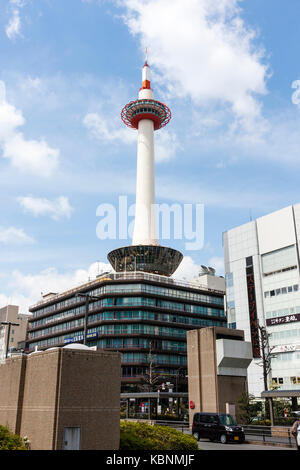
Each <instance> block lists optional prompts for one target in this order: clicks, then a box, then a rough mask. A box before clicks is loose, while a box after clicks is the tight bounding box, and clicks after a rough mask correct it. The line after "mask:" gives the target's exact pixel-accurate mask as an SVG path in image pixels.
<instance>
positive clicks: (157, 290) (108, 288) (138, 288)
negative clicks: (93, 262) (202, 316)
mask: <svg viewBox="0 0 300 470" xmlns="http://www.w3.org/2000/svg"><path fill="white" fill-rule="evenodd" d="M127 292H137V293H138V292H145V293H149V294H155V295H161V296H167V297H176V298H180V299H186V300H193V301H196V302H205V303H210V304H216V305H221V306H222V305H223V304H224V301H223V297H217V296H213V295H205V294H197V293H194V292H188V291H183V290H177V289H170V288H164V287H156V286H152V285H147V284H117V285H105V286H102V287H99V288H97V289H93V290H91V291H90V294H92V295H98V296H100V295H104V294H106V293H111V294H113V293H125V294H126V293H127ZM79 301H80V299H79V298H78V297H76V296H74V297H71V298H70V299H66V300H63V301H61V302H58V303H56V304H52V305H48V306H47V307H43V308H40V309H39V310H36V311H35V312H33V316H34V317H38V316H41V315H45V314H47V313H50V312H54V311H55V310H60V309H62V308H65V307H68V306H69V305H74V304H76V303H79Z"/></svg>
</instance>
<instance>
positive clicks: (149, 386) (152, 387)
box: [139, 341, 161, 419]
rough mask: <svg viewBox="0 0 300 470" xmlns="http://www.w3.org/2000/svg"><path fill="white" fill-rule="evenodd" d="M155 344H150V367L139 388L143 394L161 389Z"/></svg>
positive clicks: (149, 408)
mask: <svg viewBox="0 0 300 470" xmlns="http://www.w3.org/2000/svg"><path fill="white" fill-rule="evenodd" d="M152 349H153V342H152V341H150V342H149V352H148V364H149V367H148V368H147V369H146V372H145V375H144V377H143V382H142V383H141V384H140V386H139V388H140V390H141V391H142V392H156V391H157V390H158V388H159V382H160V379H161V377H160V375H159V374H157V373H156V372H155V370H156V368H157V365H156V363H155V356H154V355H153V352H152ZM148 418H149V419H151V398H150V397H149V406H148Z"/></svg>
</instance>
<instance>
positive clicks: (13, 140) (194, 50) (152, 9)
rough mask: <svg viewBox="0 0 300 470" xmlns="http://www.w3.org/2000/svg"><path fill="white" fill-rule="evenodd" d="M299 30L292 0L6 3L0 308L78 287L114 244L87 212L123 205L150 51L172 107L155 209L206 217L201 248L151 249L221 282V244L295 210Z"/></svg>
mask: <svg viewBox="0 0 300 470" xmlns="http://www.w3.org/2000/svg"><path fill="white" fill-rule="evenodd" d="M299 17H300V4H299V2H298V0H289V2H283V0H243V1H238V0H220V1H218V2H213V1H212V0H186V1H185V2H182V0H123V1H117V0H102V1H100V0H85V1H84V0H63V1H61V0H2V2H1V4H0V57H1V69H0V175H1V176H0V177H1V181H0V182H1V184H0V204H1V218H0V253H1V258H0V259H1V265H0V279H1V288H0V304H1V305H0V306H2V305H5V304H6V303H7V302H10V303H15V304H19V305H20V306H21V308H22V310H23V311H26V308H27V306H28V305H30V304H32V303H34V302H36V301H37V300H39V297H40V293H41V292H47V291H53V290H54V291H55V292H59V291H63V290H64V289H67V288H69V287H72V286H73V285H75V284H78V283H80V282H84V281H86V280H88V278H89V277H93V276H94V275H95V274H97V273H98V272H101V270H102V269H106V263H107V259H106V255H107V252H108V251H109V250H111V249H114V248H117V247H118V246H121V245H123V244H124V243H123V241H120V240H99V239H98V238H97V236H96V226H97V222H98V221H99V218H97V216H96V209H97V207H98V206H99V204H102V203H111V204H114V205H116V204H117V202H118V197H119V195H127V196H128V202H129V204H132V203H134V199H135V197H134V196H135V195H134V192H135V171H136V137H137V136H136V133H135V132H134V131H133V130H130V129H127V128H126V127H125V126H124V125H123V123H122V122H121V119H120V111H121V109H122V107H123V106H124V105H125V104H126V103H127V102H128V101H130V100H132V99H136V97H137V93H138V90H139V87H140V82H141V67H142V65H143V61H144V50H145V47H146V46H147V47H148V49H149V61H150V64H151V69H152V87H153V89H154V92H155V97H156V99H158V100H161V101H164V102H166V104H167V105H168V106H169V107H170V108H171V110H172V120H171V122H170V124H169V125H168V127H167V128H165V129H163V130H160V131H158V132H157V133H156V196H157V202H158V203H164V202H165V203H168V204H172V203H174V202H176V203H179V204H184V203H192V204H197V203H201V204H204V207H205V220H204V222H205V225H204V230H205V232H204V233H205V240H204V246H203V249H201V250H197V251H187V250H186V249H185V242H184V241H178V240H170V241H169V242H165V241H163V240H162V244H168V245H171V246H173V247H175V248H177V249H179V250H181V251H182V252H183V253H184V255H185V257H186V258H185V261H184V263H183V265H182V268H181V271H180V272H179V273H178V275H180V276H181V277H185V278H190V277H192V276H193V275H195V274H196V273H197V271H198V267H199V265H200V264H206V265H212V266H215V267H216V268H217V270H218V272H219V273H222V258H223V250H222V232H224V231H225V230H228V229H230V228H232V227H234V226H237V225H240V224H243V223H246V222H248V221H249V218H250V216H252V217H253V218H256V217H259V216H261V215H264V214H266V213H268V212H272V211H274V210H277V209H280V208H282V207H285V206H287V205H290V204H293V203H296V202H299V176H298V175H299V166H300V163H299V162H300V158H299V157H300V151H299V148H300V147H299V145H300V133H299V129H300V108H299V104H298V101H300V100H298V99H297V97H296V95H295V93H296V91H297V88H292V84H293V83H294V82H295V81H296V80H300V60H299V46H298V45H299V44H300V30H299V25H298V18H299ZM296 85H297V84H296ZM296 85H295V86H296ZM293 95H294V98H292V97H293ZM128 243H130V240H129V241H128Z"/></svg>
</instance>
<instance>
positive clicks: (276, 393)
mask: <svg viewBox="0 0 300 470" xmlns="http://www.w3.org/2000/svg"><path fill="white" fill-rule="evenodd" d="M261 397H262V398H282V397H286V398H292V397H300V390H296V389H294V390H267V391H265V392H262V393H261Z"/></svg>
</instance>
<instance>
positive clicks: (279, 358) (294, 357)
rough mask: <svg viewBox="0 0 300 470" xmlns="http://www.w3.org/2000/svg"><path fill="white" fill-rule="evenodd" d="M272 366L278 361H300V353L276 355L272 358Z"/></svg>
mask: <svg viewBox="0 0 300 470" xmlns="http://www.w3.org/2000/svg"><path fill="white" fill-rule="evenodd" d="M271 359H272V364H273V363H274V362H277V361H299V360H300V352H295V351H291V352H286V353H279V354H277V353H276V355H274V356H273V357H272V358H271Z"/></svg>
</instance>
